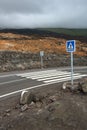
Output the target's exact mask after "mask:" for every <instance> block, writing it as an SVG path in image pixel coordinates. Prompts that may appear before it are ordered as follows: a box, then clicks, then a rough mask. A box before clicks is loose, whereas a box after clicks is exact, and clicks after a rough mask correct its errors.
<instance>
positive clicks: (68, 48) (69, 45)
mask: <svg viewBox="0 0 87 130" xmlns="http://www.w3.org/2000/svg"><path fill="white" fill-rule="evenodd" d="M75 50H76V42H75V40H69V41H67V42H66V51H67V52H75Z"/></svg>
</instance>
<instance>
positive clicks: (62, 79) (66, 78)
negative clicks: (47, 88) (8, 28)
mask: <svg viewBox="0 0 87 130" xmlns="http://www.w3.org/2000/svg"><path fill="white" fill-rule="evenodd" d="M84 76H86V75H83V76H82V75H78V76H74V77H73V78H74V79H76V78H78V79H79V78H82V77H84ZM68 79H71V77H70V76H69V77H65V78H60V79H53V80H47V81H44V83H51V82H55V81H64V80H68Z"/></svg>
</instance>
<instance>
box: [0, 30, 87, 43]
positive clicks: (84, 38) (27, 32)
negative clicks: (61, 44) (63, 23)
mask: <svg viewBox="0 0 87 130" xmlns="http://www.w3.org/2000/svg"><path fill="white" fill-rule="evenodd" d="M63 30H64V32H63ZM67 30H71V31H72V30H73V29H62V30H61V29H59V30H57V29H56V30H53V29H25V28H24V29H2V28H0V33H14V34H20V35H35V36H37V37H51V36H52V37H56V38H64V39H66V40H70V39H75V40H80V41H82V42H87V36H86V35H84V36H78V35H72V33H71V34H67ZM82 30H83V29H82ZM84 30H85V31H87V29H84ZM84 30H83V31H84ZM75 31H76V29H75ZM78 31H79V30H78ZM80 32H81V29H80Z"/></svg>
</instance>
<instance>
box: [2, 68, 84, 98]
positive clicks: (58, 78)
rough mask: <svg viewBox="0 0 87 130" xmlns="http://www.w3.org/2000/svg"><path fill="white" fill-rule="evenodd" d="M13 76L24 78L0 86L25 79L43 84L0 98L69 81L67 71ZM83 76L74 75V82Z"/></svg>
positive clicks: (69, 76)
mask: <svg viewBox="0 0 87 130" xmlns="http://www.w3.org/2000/svg"><path fill="white" fill-rule="evenodd" d="M15 76H20V77H22V76H23V77H24V78H23V79H19V80H13V81H8V82H3V83H0V85H2V84H9V83H13V82H19V81H22V80H28V79H27V78H30V79H33V80H37V81H43V83H42V84H40V85H36V86H32V87H29V88H26V89H20V90H17V91H13V92H9V93H6V94H3V95H1V96H0V98H4V97H8V96H10V95H14V94H17V93H20V92H22V91H24V90H25V91H26V90H30V89H35V88H38V87H44V86H46V85H50V84H54V83H60V82H64V81H69V80H71V75H70V72H68V71H58V70H56V69H55V70H47V71H39V72H30V73H22V74H15ZM85 76H87V75H85V74H80V73H75V74H74V80H75V79H79V78H82V77H85Z"/></svg>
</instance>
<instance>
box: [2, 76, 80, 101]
mask: <svg viewBox="0 0 87 130" xmlns="http://www.w3.org/2000/svg"><path fill="white" fill-rule="evenodd" d="M75 79H78V78H75ZM68 80H70V78H69V79H64V80H60V81H56V82H51V83H46V84H41V85H36V86H33V87H29V88H26V89H20V90H17V91H14V92H10V93H6V94H3V95H1V96H0V99H1V98H4V97H9V96H11V95H14V94H17V93H20V92H22V91H27V90H31V89H35V88H39V87H44V86H47V85H50V84H54V83H60V82H63V81H68Z"/></svg>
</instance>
